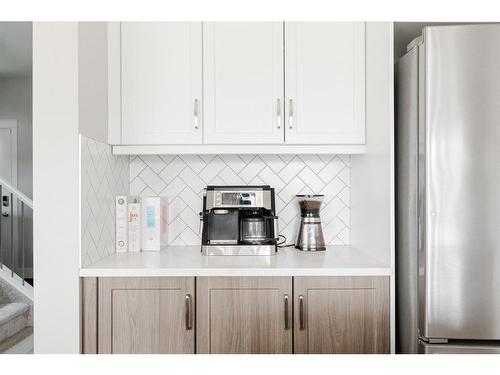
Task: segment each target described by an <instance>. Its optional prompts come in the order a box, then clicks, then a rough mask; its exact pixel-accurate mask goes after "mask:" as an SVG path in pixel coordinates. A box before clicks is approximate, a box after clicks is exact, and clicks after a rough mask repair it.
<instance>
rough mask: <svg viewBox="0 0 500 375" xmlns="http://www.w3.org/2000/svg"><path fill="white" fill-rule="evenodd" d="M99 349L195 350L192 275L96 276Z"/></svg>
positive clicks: (114, 350)
mask: <svg viewBox="0 0 500 375" xmlns="http://www.w3.org/2000/svg"><path fill="white" fill-rule="evenodd" d="M98 290H99V292H98V311H99V322H98V352H99V353H121V354H135V353H145V354H150V353H151V354H154V353H194V349H195V343H194V321H195V317H194V311H195V306H194V303H195V301H194V296H195V293H194V278H193V277H144V278H140V277H113V278H99V286H98Z"/></svg>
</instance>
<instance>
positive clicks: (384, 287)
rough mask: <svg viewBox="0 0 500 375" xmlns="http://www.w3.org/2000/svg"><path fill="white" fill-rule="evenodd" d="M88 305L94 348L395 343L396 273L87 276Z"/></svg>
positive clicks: (352, 348)
mask: <svg viewBox="0 0 500 375" xmlns="http://www.w3.org/2000/svg"><path fill="white" fill-rule="evenodd" d="M195 284H196V290H195ZM82 311H83V314H82V315H83V321H82V328H83V345H82V348H83V352H84V353H126V354H133V353H186V354H193V353H195V352H196V353H213V354H230V353H238V354H257V353H267V354H291V353H324V354H327V353H328V354H335V353H342V354H357V353H366V354H368V353H389V352H390V334H389V332H390V329H389V277H378V276H375V277H364V276H356V277H197V278H196V283H195V278H194V277H144V278H141V277H110V278H106V277H104V278H98V279H97V278H85V279H84V280H83V310H82ZM195 312H196V313H195ZM195 330H196V336H195ZM292 333H293V334H292ZM195 337H196V342H195Z"/></svg>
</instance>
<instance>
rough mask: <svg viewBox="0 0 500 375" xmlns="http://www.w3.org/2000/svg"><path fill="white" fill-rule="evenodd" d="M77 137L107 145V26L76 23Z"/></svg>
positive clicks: (96, 23) (97, 23)
mask: <svg viewBox="0 0 500 375" xmlns="http://www.w3.org/2000/svg"><path fill="white" fill-rule="evenodd" d="M78 75H79V77H78V90H79V99H78V101H79V129H80V133H81V134H83V135H85V136H86V137H88V138H92V139H94V140H96V141H99V142H104V143H107V141H108V23H107V22H79V23H78Z"/></svg>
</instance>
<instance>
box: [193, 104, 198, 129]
mask: <svg viewBox="0 0 500 375" xmlns="http://www.w3.org/2000/svg"><path fill="white" fill-rule="evenodd" d="M194 128H195V129H198V99H195V100H194Z"/></svg>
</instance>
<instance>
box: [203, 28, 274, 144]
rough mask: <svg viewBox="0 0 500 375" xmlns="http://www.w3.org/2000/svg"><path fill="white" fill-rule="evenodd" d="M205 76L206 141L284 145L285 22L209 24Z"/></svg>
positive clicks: (204, 37) (205, 29)
mask: <svg viewBox="0 0 500 375" xmlns="http://www.w3.org/2000/svg"><path fill="white" fill-rule="evenodd" d="M203 75H204V77H203V79H204V99H205V112H204V114H205V116H204V120H205V128H204V139H205V143H208V144H231V143H232V144H249V143H250V144H252V143H253V144H262V143H283V138H284V132H283V87H284V84H283V23H281V22H237V23H231V22H217V23H204V24H203Z"/></svg>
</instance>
